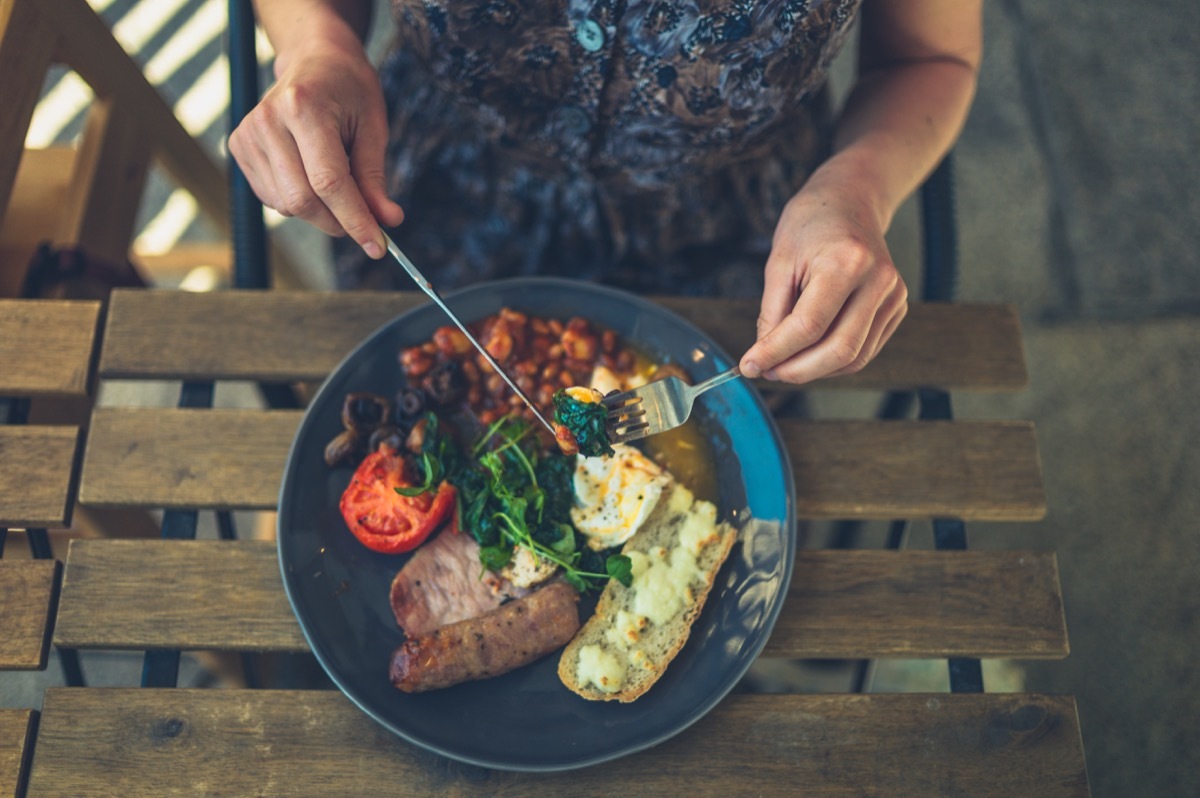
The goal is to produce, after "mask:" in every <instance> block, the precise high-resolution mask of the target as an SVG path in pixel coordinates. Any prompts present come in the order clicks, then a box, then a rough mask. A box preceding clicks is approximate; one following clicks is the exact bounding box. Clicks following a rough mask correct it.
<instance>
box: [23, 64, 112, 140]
mask: <svg viewBox="0 0 1200 798" xmlns="http://www.w3.org/2000/svg"><path fill="white" fill-rule="evenodd" d="M94 97H95V95H94V94H93V93H92V88H91V86H89V85H87V84H86V83H84V82H83V78H81V77H79V75H77V74H75V73H74V72H67V73H66V74H64V75H63V76H62V77H61V78H59V80H58V82H57V83H55V84H54V88H52V89H51V90H50V91H48V92H47V93H46V95H45V96H44V97H43V98H42V99H41V100H40V101H39V102H38V104H37V108H35V109H34V112H33V119H31V120H30V122H29V130H27V131H25V146H26V147H32V148H34V149H43V148H45V147H49V146H50V145H52V144H54V142H55V141H56V140H57V139H58V136H59V134H60V133H62V131H63V128H65V127H66V126H67V125H69V124H71V120H72V119H74V118H75V116H76V115H77V114H79V113H80V112H81V111H82V110H83V109H84V108H87V107H88V104H89V103H91V102H92V99H93V98H94Z"/></svg>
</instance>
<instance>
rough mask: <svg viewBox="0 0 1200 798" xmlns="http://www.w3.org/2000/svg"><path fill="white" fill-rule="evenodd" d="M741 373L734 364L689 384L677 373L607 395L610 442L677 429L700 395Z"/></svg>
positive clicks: (605, 401) (635, 438)
mask: <svg viewBox="0 0 1200 798" xmlns="http://www.w3.org/2000/svg"><path fill="white" fill-rule="evenodd" d="M740 376H742V373H741V372H740V371H738V368H737V366H734V367H733V368H731V369H730V370H729V371H723V372H721V373H720V374H718V375H716V376H715V377H709V378H708V379H707V380H705V381H704V382H702V383H700V384H699V385H688V384H687V383H686V382H684V381H683V380H681V379H679V378H678V377H667V378H665V379H661V380H655V381H654V382H649V383H646V384H645V385H643V386H642V387H640V388H634V389H633V390H632V391H624V392H622V393H615V394H611V395H609V396H606V397H604V399H603V400H602V404H603V405H604V406H605V407H606V408H608V418H607V420H606V422H605V427H606V428H607V430H608V442H609V443H629V442H630V441H636V440H638V439H640V438H645V437H646V436H647V435H655V434H657V433H659V432H666V431H667V430H669V429H674V428H675V427H678V426H679V425H680V424H682V423H683V422H685V421H687V420H688V416H690V415H691V414H692V405H693V404H694V403H695V401H696V397H697V396H699V395H700V394H702V393H704V392H705V391H707V390H708V389H709V388H715V387H717V386H718V385H721V384H722V383H726V382H729V381H730V380H732V379H733V378H734V377H740Z"/></svg>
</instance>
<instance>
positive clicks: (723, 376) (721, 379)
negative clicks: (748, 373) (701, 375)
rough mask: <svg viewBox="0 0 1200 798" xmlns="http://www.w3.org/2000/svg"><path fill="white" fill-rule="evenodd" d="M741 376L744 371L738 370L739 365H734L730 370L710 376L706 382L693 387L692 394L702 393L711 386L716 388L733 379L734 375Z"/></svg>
mask: <svg viewBox="0 0 1200 798" xmlns="http://www.w3.org/2000/svg"><path fill="white" fill-rule="evenodd" d="M740 376H742V372H741V371H740V370H738V367H737V366H734V367H733V368H731V369H729V371H722V372H721V373H720V374H717V375H715V376H712V377H709V378H708V379H707V380H705V381H704V382H702V383H699V384H698V385H696V386H695V387H694V388H692V390H691V394H692V396H696V395H698V394H702V393H704V392H705V391H707V390H708V389H709V388H716V387H717V386H718V385H722V384H724V383H727V382H729V381H730V380H732V379H733V378H734V377H740Z"/></svg>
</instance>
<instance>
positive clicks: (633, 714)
mask: <svg viewBox="0 0 1200 798" xmlns="http://www.w3.org/2000/svg"><path fill="white" fill-rule="evenodd" d="M446 301H447V304H448V305H449V306H450V307H451V308H453V309H454V310H455V311H456V312H457V313H458V314H459V315H460V317H462V318H463V319H464V320H467V321H471V320H474V319H479V318H482V317H483V316H486V315H488V314H490V313H495V312H496V311H498V310H499V309H500V308H501V307H502V306H507V307H511V308H514V309H516V310H521V311H524V312H527V313H531V314H535V315H540V316H552V317H558V318H561V319H564V320H565V319H567V318H569V317H570V316H574V315H579V316H583V317H585V318H588V319H591V320H592V321H593V322H595V323H597V324H600V325H603V326H605V327H608V328H610V329H613V330H615V331H616V332H617V333H619V334H620V335H621V336H623V337H624V339H625V340H626V341H629V342H633V343H636V344H637V345H638V346H639V347H640V348H642V349H644V350H645V351H646V352H647V353H648V354H650V355H651V356H653V357H656V358H661V359H663V360H665V361H674V362H677V363H680V364H681V365H683V366H684V367H685V368H686V369H687V370H688V372H689V373H690V374H691V375H692V377H693V378H695V379H697V380H699V379H703V378H705V377H708V376H711V375H713V374H715V373H717V372H719V371H723V370H725V369H727V368H729V367H730V366H731V365H732V362H731V360H730V358H729V357H728V355H726V354H725V353H724V352H722V351H721V350H720V349H719V348H718V347H717V346H716V345H715V344H714V343H713V342H712V341H711V340H710V339H709V338H708V337H707V336H706V335H704V333H702V332H700V331H699V330H697V329H696V328H695V327H693V326H692V325H690V324H689V323H687V322H686V321H684V320H683V319H681V318H679V317H678V316H676V315H674V314H672V313H670V312H668V311H666V310H664V309H663V308H661V307H659V306H658V305H655V304H653V303H651V302H648V301H646V300H644V299H640V298H638V297H636V296H633V295H630V294H627V293H624V292H620V291H615V290H612V289H608V288H602V287H598V286H595V285H591V284H588V283H580V282H572V281H565V280H552V279H516V280H508V281H501V282H494V283H489V284H485V285H477V286H473V287H471V288H469V289H466V290H463V291H460V292H457V293H454V294H450V295H448V296H447V297H446ZM444 324H446V318H445V316H444V315H443V314H442V313H441V311H440V310H439V309H438V308H437V307H436V306H435V305H433V304H432V303H429V304H426V305H423V306H421V307H419V308H417V309H415V310H413V311H411V312H408V313H405V314H403V315H401V316H399V317H397V318H395V319H393V320H392V321H391V322H389V323H388V324H386V325H384V326H383V327H382V328H380V329H379V330H378V331H376V332H375V333H374V334H372V335H371V336H370V337H369V338H367V339H366V340H365V341H364V342H363V343H362V344H360V345H359V346H358V348H357V349H355V350H354V351H353V352H351V353H350V355H349V356H347V357H346V359H345V360H343V361H342V363H341V364H340V365H339V366H338V367H337V368H336V369H335V370H334V372H333V373H332V374H331V375H330V376H329V378H328V379H327V380H326V382H325V383H324V385H323V386H322V387H321V389H320V391H319V392H318V393H317V395H316V396H315V397H314V398H313V400H312V402H311V404H310V406H309V408H308V411H307V412H306V413H305V416H304V420H303V421H302V423H301V424H300V428H299V430H298V432H297V433H296V438H295V441H294V442H293V444H292V448H291V452H290V453H289V455H288V461H287V465H286V468H285V470H284V476H283V485H282V489H281V492H280V497H279V520H278V535H279V538H278V545H279V561H280V567H281V568H282V571H283V582H284V586H285V587H286V589H287V594H288V599H289V601H290V602H291V605H292V609H293V610H294V611H295V613H296V618H297V619H298V620H299V621H300V626H301V628H302V629H303V630H304V635H305V637H306V638H307V639H308V643H309V645H310V646H311V648H312V651H313V653H314V654H315V655H316V657H317V659H318V660H319V661H320V663H321V665H322V666H323V667H324V668H325V671H326V672H327V673H328V674H329V676H330V677H331V678H332V679H333V681H334V682H335V683H336V684H337V686H338V687H339V688H341V690H342V691H343V692H344V693H345V694H346V695H347V696H348V697H349V698H350V699H351V700H352V701H353V702H354V703H355V704H357V705H358V706H359V707H361V708H362V710H363V711H364V712H366V713H367V714H368V715H370V716H371V717H373V718H374V719H375V720H377V721H378V722H379V723H381V724H383V725H384V726H386V727H387V728H388V729H390V730H391V731H393V732H395V733H396V734H397V735H399V736H400V737H402V738H404V739H405V740H408V741H410V742H411V743H413V744H415V745H418V746H421V747H422V748H425V749H427V750H430V751H434V752H436V753H438V754H442V755H444V756H447V757H451V758H453V759H457V760H460V761H463V762H468V763H472V764H475V765H481V766H484V767H490V768H501V769H507V770H522V771H553V770H565V769H569V768H577V767H583V766H586V765H592V764H596V763H599V762H604V761H608V760H612V759H616V758H618V757H621V756H624V755H626V754H630V753H632V752H634V751H638V750H641V749H644V748H647V747H649V746H652V745H655V744H657V743H660V742H662V741H663V740H666V739H667V738H669V737H671V736H672V735H674V734H676V733H678V732H680V731H682V730H683V729H685V728H687V727H688V726H689V725H691V724H692V723H694V722H695V721H696V720H698V719H699V718H701V717H702V716H703V715H704V714H705V713H706V712H708V711H709V710H710V709H712V708H713V707H714V706H715V705H716V704H717V702H719V701H720V700H721V699H722V698H723V697H724V696H725V695H726V694H727V693H728V692H729V691H730V690H731V689H732V688H733V687H734V686H735V685H736V684H737V682H738V680H739V679H740V678H741V677H742V675H743V674H744V673H745V672H746V669H747V668H748V667H749V666H750V664H751V663H752V662H753V661H754V659H755V658H756V657H757V656H758V654H759V652H760V651H761V650H762V647H763V645H764V644H765V643H766V641H767V637H768V636H769V635H770V633H771V628H772V627H773V626H774V624H775V619H776V617H777V616H778V614H779V610H780V607H781V605H782V604H783V601H784V598H785V596H786V594H787V588H788V582H789V580H790V579H791V574H792V561H793V558H794V555H795V547H796V536H795V516H794V504H795V496H794V483H793V481H792V471H791V466H790V464H789V462H788V459H787V456H786V454H785V451H784V448H783V444H782V441H781V439H780V437H779V431H778V430H777V429H776V427H775V424H774V422H773V421H772V420H771V417H770V415H769V414H768V413H767V410H766V408H765V406H764V405H763V403H762V400H761V398H760V397H759V396H758V394H757V393H756V392H755V391H754V390H753V389H752V387H751V386H750V385H749V384H748V383H745V382H743V381H740V380H739V381H735V382H731V383H728V384H727V385H725V386H722V387H721V388H719V389H717V390H714V391H713V392H711V393H709V394H707V395H706V396H705V397H704V398H702V399H701V400H700V401H699V402H698V403H697V406H696V410H695V412H694V415H693V419H692V420H691V421H689V422H688V423H690V424H700V425H701V426H702V430H703V432H704V434H705V435H706V436H707V437H708V438H709V439H710V440H711V442H712V445H713V448H714V451H715V453H716V455H717V456H716V467H717V471H718V473H717V485H718V490H719V494H720V495H719V496H718V498H717V505H718V511H719V513H720V515H721V517H722V518H725V519H729V520H731V521H732V522H733V523H735V524H736V525H738V526H739V527H740V529H741V533H740V536H739V539H738V543H737V545H736V546H735V547H734V549H733V552H732V554H731V555H730V557H729V560H728V561H727V562H726V564H725V566H724V568H723V569H722V570H721V573H720V574H719V575H718V577H717V581H716V583H715V585H714V587H713V591H712V593H711V594H710V596H709V600H708V603H707V605H706V606H705V608H704V612H703V613H702V614H701V616H700V618H699V619H698V621H697V622H696V625H695V626H694V627H693V630H692V635H691V638H690V639H689V640H688V643H687V645H686V646H685V647H684V648H683V650H682V651H681V652H680V653H679V656H678V657H677V658H676V659H675V661H674V662H672V663H671V665H670V667H669V668H668V669H667V672H666V674H665V675H664V676H663V677H662V679H661V680H660V681H659V682H658V684H657V685H655V686H654V687H653V688H652V689H651V690H650V691H649V692H648V693H646V694H645V695H644V696H642V697H641V698H640V699H638V700H637V701H635V702H633V703H630V704H618V703H616V702H591V701H585V700H584V699H582V698H580V697H578V696H576V695H575V694H574V693H572V692H570V691H569V690H567V689H566V688H565V687H563V686H562V684H561V683H560V682H559V679H558V675H557V673H556V668H557V664H558V655H557V653H555V654H551V655H550V656H548V657H546V658H544V659H542V660H541V661H539V662H537V663H534V664H532V665H529V666H527V667H525V668H521V669H519V670H516V671H513V672H512V673H509V674H506V675H504V676H500V677H497V678H494V679H490V680H486V681H480V682H471V683H468V684H463V685H458V686H456V687H452V688H449V689H446V690H441V691H436V692H430V693H423V694H416V695H409V694H406V693H402V692H400V691H399V690H396V689H395V688H393V687H392V685H391V683H390V682H389V681H388V663H389V659H390V655H391V652H392V650H393V649H395V647H396V646H397V645H398V644H399V643H400V642H401V641H402V640H403V636H402V634H401V632H400V630H399V629H398V628H397V626H396V622H395V620H394V618H393V616H392V612H391V608H390V606H389V604H388V589H389V586H390V585H391V581H392V577H393V576H394V575H395V574H396V572H397V571H398V570H399V569H400V567H401V566H402V565H403V564H404V561H405V559H406V556H405V555H391V556H388V555H381V554H376V553H374V552H371V551H369V550H367V549H365V548H363V547H362V546H361V545H360V544H359V543H358V542H357V541H356V540H355V539H354V537H353V536H352V535H351V534H350V532H349V531H348V530H347V529H346V526H345V524H344V523H343V521H342V519H341V516H340V515H339V513H338V509H337V505H338V500H339V498H340V496H341V493H342V491H343V490H344V489H345V487H346V485H347V483H348V482H349V479H350V474H351V470H350V469H349V468H338V469H330V468H328V467H327V466H326V465H325V463H324V460H323V459H322V452H323V450H324V447H325V444H326V443H327V442H328V441H329V440H330V439H331V438H333V437H334V435H336V434H337V433H338V432H339V431H340V430H341V420H340V413H341V405H342V399H343V397H344V396H345V394H346V393H348V392H350V391H373V392H376V393H380V394H383V395H385V396H392V395H394V394H395V392H396V391H397V390H398V389H399V388H400V387H402V385H403V376H402V374H401V372H400V370H399V367H398V366H397V362H396V355H397V352H398V351H399V350H400V349H401V348H402V347H404V346H410V345H412V344H415V343H419V342H422V341H425V340H427V339H428V338H429V337H430V336H431V335H432V334H433V331H434V329H436V328H437V327H439V326H442V325H444Z"/></svg>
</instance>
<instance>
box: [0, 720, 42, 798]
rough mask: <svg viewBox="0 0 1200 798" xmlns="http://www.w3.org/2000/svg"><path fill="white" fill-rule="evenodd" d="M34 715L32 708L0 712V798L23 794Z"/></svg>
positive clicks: (27, 772)
mask: <svg viewBox="0 0 1200 798" xmlns="http://www.w3.org/2000/svg"><path fill="white" fill-rule="evenodd" d="M37 714H38V713H37V712H36V711H34V710H32V709H0V798H21V796H23V795H24V794H25V792H24V790H25V782H26V779H28V777H29V754H30V752H31V750H32V749H31V744H32V736H31V735H32V733H33V724H34V720H35V719H36V717H37Z"/></svg>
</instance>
